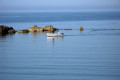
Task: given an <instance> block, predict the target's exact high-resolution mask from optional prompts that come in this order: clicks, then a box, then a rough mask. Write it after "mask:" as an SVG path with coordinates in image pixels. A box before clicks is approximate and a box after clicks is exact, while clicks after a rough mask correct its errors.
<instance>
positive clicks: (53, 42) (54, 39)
mask: <svg viewBox="0 0 120 80" xmlns="http://www.w3.org/2000/svg"><path fill="white" fill-rule="evenodd" d="M61 39H63V37H47V42H48V44H51V43H52V46H53V47H54V45H55V42H56V41H59V40H61Z"/></svg>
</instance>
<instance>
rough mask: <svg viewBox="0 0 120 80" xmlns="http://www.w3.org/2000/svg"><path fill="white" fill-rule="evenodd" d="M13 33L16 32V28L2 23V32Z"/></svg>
mask: <svg viewBox="0 0 120 80" xmlns="http://www.w3.org/2000/svg"><path fill="white" fill-rule="evenodd" d="M13 33H15V30H14V29H13V28H12V27H7V26H5V25H0V34H13Z"/></svg>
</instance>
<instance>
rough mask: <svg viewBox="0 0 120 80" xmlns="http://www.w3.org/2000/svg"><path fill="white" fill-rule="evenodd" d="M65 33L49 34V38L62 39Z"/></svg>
mask: <svg viewBox="0 0 120 80" xmlns="http://www.w3.org/2000/svg"><path fill="white" fill-rule="evenodd" d="M62 36H63V33H60V32H58V33H57V34H55V33H47V37H62Z"/></svg>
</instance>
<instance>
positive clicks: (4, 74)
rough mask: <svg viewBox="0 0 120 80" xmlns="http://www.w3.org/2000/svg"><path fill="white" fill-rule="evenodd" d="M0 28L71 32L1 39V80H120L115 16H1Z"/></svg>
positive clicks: (119, 27) (119, 23)
mask: <svg viewBox="0 0 120 80" xmlns="http://www.w3.org/2000/svg"><path fill="white" fill-rule="evenodd" d="M0 24H5V25H7V26H12V27H13V28H14V29H16V30H19V29H28V28H30V27H31V26H33V25H34V24H36V25H38V26H40V27H44V26H45V25H53V26H54V27H56V28H60V29H62V28H72V29H73V30H71V31H62V30H60V31H59V32H63V33H64V37H62V38H61V37H60V38H48V37H46V33H26V34H18V33H15V34H13V35H6V36H0V80H120V12H100V13H98V12H89V13H87V12H86V13H84V12H74V13H63V12H62V13H0ZM80 26H83V27H84V31H79V30H78V28H79V27H80Z"/></svg>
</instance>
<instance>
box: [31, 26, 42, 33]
mask: <svg viewBox="0 0 120 80" xmlns="http://www.w3.org/2000/svg"><path fill="white" fill-rule="evenodd" d="M29 31H30V32H42V31H43V28H41V27H37V26H36V25H34V26H33V27H31V28H30V29H29Z"/></svg>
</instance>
